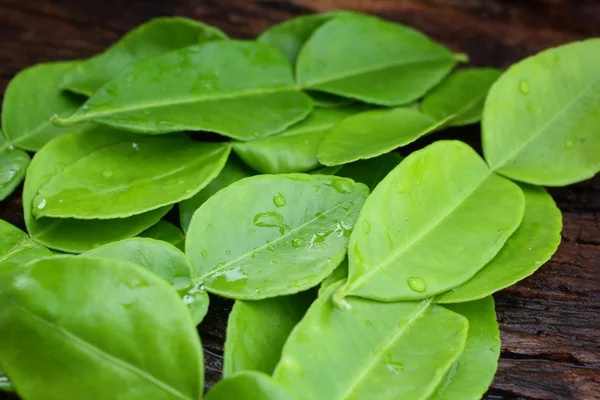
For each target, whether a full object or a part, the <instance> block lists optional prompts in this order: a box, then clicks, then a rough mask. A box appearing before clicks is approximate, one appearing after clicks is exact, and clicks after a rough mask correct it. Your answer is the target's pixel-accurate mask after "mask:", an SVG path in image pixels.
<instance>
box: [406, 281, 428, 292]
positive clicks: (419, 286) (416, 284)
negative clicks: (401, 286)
mask: <svg viewBox="0 0 600 400" xmlns="http://www.w3.org/2000/svg"><path fill="white" fill-rule="evenodd" d="M406 283H407V284H408V287H409V288H411V290H414V291H415V292H418V293H423V292H424V291H425V290H427V283H425V281H424V280H423V279H421V278H409V279H408V281H406Z"/></svg>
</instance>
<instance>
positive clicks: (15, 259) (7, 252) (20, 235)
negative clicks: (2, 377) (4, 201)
mask: <svg viewBox="0 0 600 400" xmlns="http://www.w3.org/2000/svg"><path fill="white" fill-rule="evenodd" d="M51 255H52V252H51V251H50V250H48V249H47V248H45V247H44V246H42V245H39V244H37V243H35V242H34V241H33V240H31V239H30V238H29V236H27V234H26V233H25V232H23V231H22V230H20V229H19V228H17V227H14V226H12V225H11V224H9V223H8V222H6V221H3V220H1V219H0V275H2V274H5V273H7V272H9V271H12V270H13V269H15V268H17V267H20V266H22V265H24V264H27V263H28V262H30V261H32V260H35V259H38V258H42V257H49V256H51ZM0 383H1V382H0Z"/></svg>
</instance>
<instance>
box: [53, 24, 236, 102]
mask: <svg viewBox="0 0 600 400" xmlns="http://www.w3.org/2000/svg"><path fill="white" fill-rule="evenodd" d="M226 38H227V36H226V35H225V34H224V33H223V32H221V31H220V30H218V29H217V28H213V27H211V26H208V25H205V24H202V23H200V22H197V21H194V20H191V19H187V18H181V17H174V18H173V17H162V18H155V19H152V20H150V21H148V22H146V23H144V24H142V25H140V26H138V27H137V28H135V29H134V30H132V31H131V32H129V33H127V34H126V35H125V36H123V38H121V39H120V40H119V41H118V42H116V43H115V44H113V45H112V46H111V47H109V48H108V49H107V50H106V51H105V52H104V53H101V54H98V55H97V56H95V57H92V58H90V59H89V60H87V61H84V62H81V63H80V64H79V65H78V66H77V68H74V69H73V70H72V71H70V72H69V73H67V74H66V75H65V77H64V80H63V81H62V87H63V88H65V89H68V90H70V91H73V92H75V93H79V94H83V95H86V96H91V95H92V94H94V93H95V92H96V91H97V90H98V89H100V88H101V87H102V86H103V85H104V84H105V83H106V82H108V81H110V80H112V79H113V78H114V77H115V76H117V75H119V74H120V73H121V72H122V71H123V70H124V69H125V67H127V66H128V65H129V64H131V63H133V62H135V61H139V60H142V59H144V58H149V57H154V56H158V55H160V54H163V53H166V52H168V51H171V50H177V49H181V48H183V47H187V46H191V45H193V44H199V43H202V42H208V41H211V40H221V39H226Z"/></svg>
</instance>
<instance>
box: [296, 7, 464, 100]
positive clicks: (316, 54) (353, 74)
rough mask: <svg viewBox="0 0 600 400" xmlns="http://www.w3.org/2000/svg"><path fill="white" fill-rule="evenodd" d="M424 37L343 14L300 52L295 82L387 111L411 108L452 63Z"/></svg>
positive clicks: (452, 59) (451, 57)
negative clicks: (374, 105) (383, 106)
mask: <svg viewBox="0 0 600 400" xmlns="http://www.w3.org/2000/svg"><path fill="white" fill-rule="evenodd" d="M456 61H457V57H455V56H454V55H453V54H452V53H451V52H450V51H449V50H447V49H446V48H444V47H443V46H441V45H439V44H437V43H434V42H432V41H431V40H430V39H429V38H427V37H426V36H424V35H423V34H421V33H419V32H417V31H415V30H413V29H411V28H408V27H405V26H402V25H399V24H395V23H391V22H387V21H383V20H381V19H378V18H375V17H372V16H368V15H360V14H344V15H339V16H337V17H336V18H333V19H331V20H330V21H329V22H326V23H325V24H323V25H322V26H321V27H320V28H318V29H317V30H316V31H315V32H314V34H313V35H312V36H311V37H310V39H308V41H307V42H306V44H305V45H304V47H303V48H302V50H301V52H300V54H299V56H298V62H297V66H296V79H297V81H298V83H299V84H300V85H302V86H303V87H305V88H308V89H313V90H320V91H324V92H327V93H332V94H337V95H340V96H345V97H351V98H354V99H358V100H362V101H365V102H367V103H374V104H380V105H386V106H393V105H404V104H409V103H411V102H413V101H415V100H417V99H418V98H420V97H421V96H423V95H424V94H425V93H426V92H427V91H428V90H429V89H431V88H432V87H433V86H435V85H436V84H437V83H439V82H440V81H441V80H442V79H443V78H444V76H446V75H447V74H448V73H449V72H450V71H451V70H452V68H453V67H454V65H455V64H456Z"/></svg>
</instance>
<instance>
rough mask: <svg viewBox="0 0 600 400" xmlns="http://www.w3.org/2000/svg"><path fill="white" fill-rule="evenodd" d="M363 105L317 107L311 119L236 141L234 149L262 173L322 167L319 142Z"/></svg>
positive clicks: (279, 172)
mask: <svg viewBox="0 0 600 400" xmlns="http://www.w3.org/2000/svg"><path fill="white" fill-rule="evenodd" d="M359 110H361V108H338V109H328V110H327V109H325V110H314V111H313V112H312V113H311V114H310V115H309V116H308V118H306V119H305V120H303V121H301V122H299V123H297V124H295V125H293V126H291V127H289V128H288V129H286V130H285V131H284V132H282V133H280V134H278V135H275V136H271V137H268V138H264V139H258V140H252V141H249V142H237V143H234V144H233V151H234V152H235V153H236V154H237V155H238V156H239V157H240V158H241V159H242V160H243V161H244V162H245V163H246V164H248V165H249V166H250V167H252V168H253V169H255V170H257V171H258V172H261V173H263V174H283V173H289V172H306V171H310V170H313V169H315V168H318V167H319V166H320V164H319V161H318V160H317V149H318V148H319V143H321V140H322V139H323V137H324V136H325V135H326V134H327V132H328V131H329V130H330V129H331V128H332V127H334V126H335V125H336V124H338V123H339V122H340V121H342V120H344V119H345V118H347V117H349V116H351V115H353V114H355V113H356V112H357V111H359Z"/></svg>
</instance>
